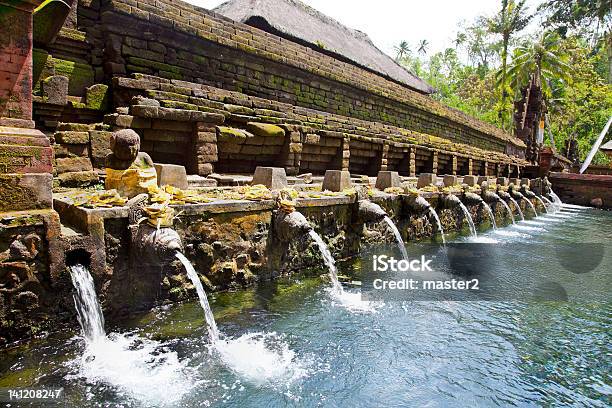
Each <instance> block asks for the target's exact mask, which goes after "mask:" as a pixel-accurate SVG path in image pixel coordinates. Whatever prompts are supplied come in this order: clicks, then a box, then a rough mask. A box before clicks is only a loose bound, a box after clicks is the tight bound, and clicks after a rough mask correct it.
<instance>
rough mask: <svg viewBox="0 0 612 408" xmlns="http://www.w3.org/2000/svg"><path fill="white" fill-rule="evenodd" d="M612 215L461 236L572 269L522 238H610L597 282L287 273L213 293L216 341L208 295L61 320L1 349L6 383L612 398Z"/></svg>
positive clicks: (461, 402)
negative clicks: (62, 324)
mask: <svg viewBox="0 0 612 408" xmlns="http://www.w3.org/2000/svg"><path fill="white" fill-rule="evenodd" d="M500 227H501V226H500ZM611 231H612V213H607V212H601V211H596V210H591V209H578V208H565V209H564V210H563V211H561V212H560V213H557V214H549V215H548V216H541V217H538V218H536V219H532V220H527V221H526V222H520V223H517V225H515V226H506V227H505V228H499V229H498V230H497V231H488V232H486V233H485V232H482V231H480V232H479V236H478V238H467V237H457V236H456V237H454V238H453V240H454V241H455V242H457V241H459V242H468V241H470V240H477V242H484V243H487V244H491V245H495V248H496V251H497V253H498V255H499V254H500V253H501V254H502V256H507V257H508V258H511V259H513V260H514V262H512V263H508V264H504V265H505V266H504V268H513V269H516V271H517V273H519V272H523V273H525V271H539V270H546V271H548V272H550V273H556V274H557V275H558V276H557V278H558V279H559V280H560V281H563V279H564V276H565V275H569V274H574V275H575V274H576V273H580V272H572V271H568V270H567V269H564V268H562V267H558V265H559V262H558V260H555V259H550V257H549V256H537V251H536V252H535V253H534V252H529V253H520V252H519V253H517V251H516V250H515V248H516V246H515V245H514V244H515V243H533V244H534V248H548V249H552V250H554V249H555V248H556V247H562V245H565V246H567V244H568V243H594V244H604V249H605V250H604V253H603V255H602V256H601V260H598V265H597V266H596V267H595V269H594V272H588V273H585V274H584V275H585V276H586V275H588V274H589V273H591V274H592V273H599V274H602V273H603V274H604V275H603V276H600V277H599V278H598V279H597V280H596V281H595V282H596V283H597V288H594V290H595V289H596V290H595V292H597V293H598V296H591V297H585V298H584V299H582V300H577V299H575V298H571V299H570V301H569V302H561V301H535V300H531V299H529V298H525V299H521V298H520V297H518V298H517V299H514V300H508V301H499V302H498V301H496V302H486V301H455V302H446V301H429V302H399V301H393V302H391V301H390V302H381V303H376V304H369V305H367V307H363V304H360V301H359V294H358V292H359V290H360V289H359V287H358V286H355V287H351V286H349V287H347V288H346V291H347V292H348V293H347V295H346V297H345V298H343V299H338V298H337V296H336V295H334V292H333V291H330V290H329V289H328V287H329V283H328V282H326V281H325V279H320V278H292V279H285V280H281V281H278V282H275V283H269V284H261V285H259V286H257V287H256V288H252V289H249V290H245V291H241V292H236V293H223V294H215V295H213V296H210V304H211V307H212V309H213V310H214V313H215V318H216V320H217V323H218V326H219V330H220V332H221V333H222V334H223V337H222V340H221V341H220V342H219V343H218V344H217V345H216V346H215V347H211V345H210V342H209V340H208V334H207V330H206V326H205V320H204V315H203V312H202V309H201V308H200V305H199V303H198V302H197V301H194V302H189V303H185V304H178V305H173V306H168V307H161V308H158V309H155V310H153V311H151V312H150V313H149V314H147V315H144V316H141V317H140V318H138V319H133V320H130V321H127V322H123V323H122V324H121V326H114V327H107V332H109V333H111V334H109V335H108V336H107V338H106V339H104V340H102V341H99V342H97V343H95V344H89V345H88V344H86V342H85V341H84V340H83V339H82V338H81V337H80V335H79V333H78V332H74V333H65V332H62V333H54V334H51V335H50V336H49V337H47V338H45V339H39V340H35V341H32V342H30V343H28V344H27V345H24V346H21V347H18V348H14V349H11V350H4V351H0V387H26V386H39V387H43V386H44V387H63V388H64V390H65V393H66V401H67V403H68V404H69V405H70V406H79V407H87V406H136V407H140V406H142V407H155V406H170V407H186V406H202V407H207V406H210V407H230V406H231V407H236V406H238V407H264V406H265V407H286V406H300V407H301V406H330V407H337V406H351V407H360V406H363V407H366V406H367V407H370V406H428V407H448V406H507V405H517V406H542V405H544V406H585V407H586V406H588V407H598V406H601V407H604V406H610V404H611V403H612V384H611V378H610V373H611V372H612V370H611V366H610V355H611V352H612V350H611V348H610V344H611V341H610V340H611V330H610V327H611V326H610V323H611V321H612V308H611V304H610V301H609V296H607V294H608V293H609V283H610V279H609V274H607V275H606V274H605V271H607V272H610V271H612V245H611V244H610V242H609V241H610V238H612V236H611V234H612V233H611ZM407 249H408V253H409V255H410V256H417V255H418V251H419V246H417V245H414V244H410V243H409V244H408V245H407ZM504 251H507V253H504ZM559 256H561V257H562V256H563V255H562V254H559ZM508 265H510V266H508ZM354 268H355V265H354V264H351V263H347V264H344V265H339V272H340V273H341V274H351V272H352V271H353V269H354ZM602 271H604V272H602ZM502 272H504V273H508V272H509V271H507V270H506V271H500V273H502ZM355 279H358V277H356V278H355Z"/></svg>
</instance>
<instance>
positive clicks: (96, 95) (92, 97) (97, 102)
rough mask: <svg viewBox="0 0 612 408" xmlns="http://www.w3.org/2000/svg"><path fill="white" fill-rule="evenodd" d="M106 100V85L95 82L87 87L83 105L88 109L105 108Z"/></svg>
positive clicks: (106, 105)
mask: <svg viewBox="0 0 612 408" xmlns="http://www.w3.org/2000/svg"><path fill="white" fill-rule="evenodd" d="M108 100H109V98H108V85H104V84H95V85H92V86H90V87H89V88H87V91H86V93H85V105H86V107H87V108H88V109H95V110H106V108H107V107H108Z"/></svg>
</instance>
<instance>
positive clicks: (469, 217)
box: [459, 202, 478, 237]
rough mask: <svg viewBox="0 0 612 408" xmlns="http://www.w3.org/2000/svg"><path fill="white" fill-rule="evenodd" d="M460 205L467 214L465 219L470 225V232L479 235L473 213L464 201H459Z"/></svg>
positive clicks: (475, 235) (474, 235)
mask: <svg viewBox="0 0 612 408" xmlns="http://www.w3.org/2000/svg"><path fill="white" fill-rule="evenodd" d="M459 207H460V208H461V210H462V211H463V214H464V215H465V219H466V220H467V222H468V224H469V226H470V234H471V235H472V236H473V237H477V236H478V234H477V233H476V226H475V225H474V220H472V215H471V214H470V212H469V211H468V209H467V207H466V206H465V205H464V204H463V203H462V202H459Z"/></svg>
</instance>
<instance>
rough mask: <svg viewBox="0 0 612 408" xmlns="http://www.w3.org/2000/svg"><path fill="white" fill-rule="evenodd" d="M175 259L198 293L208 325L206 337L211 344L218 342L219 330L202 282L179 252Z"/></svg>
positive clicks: (187, 260)
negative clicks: (179, 262) (182, 267)
mask: <svg viewBox="0 0 612 408" xmlns="http://www.w3.org/2000/svg"><path fill="white" fill-rule="evenodd" d="M176 257H177V258H178V259H179V260H180V261H181V263H182V264H183V266H184V267H185V270H186V271H187V276H188V277H189V279H190V280H191V283H193V286H195V288H196V292H197V293H198V299H199V300H200V305H201V306H202V309H204V317H205V318H206V324H207V325H208V337H209V338H210V341H211V342H213V343H214V342H215V341H217V340H219V329H218V328H217V323H216V322H215V316H214V315H213V312H212V310H211V308H210V304H209V303H208V298H207V297H206V292H205V291H204V287H203V286H202V282H201V281H200V277H199V276H198V274H197V272H196V271H195V269H194V267H193V265H192V264H191V262H189V259H187V258H186V257H185V255H183V254H182V253H180V252H177V253H176Z"/></svg>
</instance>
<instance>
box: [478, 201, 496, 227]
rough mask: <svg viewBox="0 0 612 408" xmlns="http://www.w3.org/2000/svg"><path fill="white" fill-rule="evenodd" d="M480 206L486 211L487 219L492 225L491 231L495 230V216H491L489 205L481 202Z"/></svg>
mask: <svg viewBox="0 0 612 408" xmlns="http://www.w3.org/2000/svg"><path fill="white" fill-rule="evenodd" d="M482 205H483V206H484V208H485V210H487V213H488V214H489V219H490V220H491V225H493V229H494V230H496V229H497V224H496V223H495V215H493V211H492V210H491V207H489V204H487V203H486V202H485V201H483V202H482Z"/></svg>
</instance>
